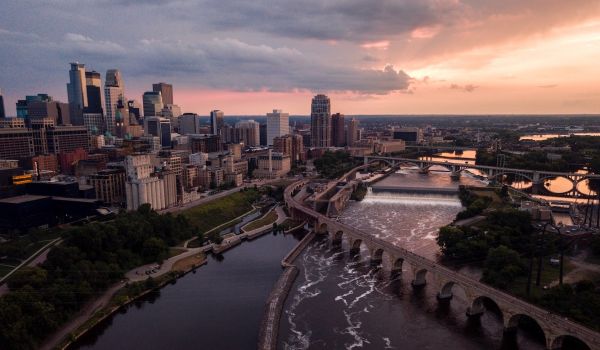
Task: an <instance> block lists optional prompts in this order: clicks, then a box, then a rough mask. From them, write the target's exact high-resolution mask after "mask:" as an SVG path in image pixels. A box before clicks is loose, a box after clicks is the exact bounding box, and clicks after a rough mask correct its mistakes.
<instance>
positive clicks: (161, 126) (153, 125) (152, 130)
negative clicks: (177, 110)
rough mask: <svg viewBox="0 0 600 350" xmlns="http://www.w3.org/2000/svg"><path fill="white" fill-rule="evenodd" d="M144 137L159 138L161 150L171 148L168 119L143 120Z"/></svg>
mask: <svg viewBox="0 0 600 350" xmlns="http://www.w3.org/2000/svg"><path fill="white" fill-rule="evenodd" d="M144 135H145V136H156V137H158V138H160V145H161V147H162V148H169V147H171V122H170V121H169V120H168V119H165V118H161V117H155V116H149V117H145V118H144Z"/></svg>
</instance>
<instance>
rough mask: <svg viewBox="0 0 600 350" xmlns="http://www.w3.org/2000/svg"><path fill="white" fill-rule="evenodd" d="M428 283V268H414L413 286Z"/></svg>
mask: <svg viewBox="0 0 600 350" xmlns="http://www.w3.org/2000/svg"><path fill="white" fill-rule="evenodd" d="M425 284H427V269H424V268H416V269H414V279H413V280H412V285H413V287H419V286H424V285H425Z"/></svg>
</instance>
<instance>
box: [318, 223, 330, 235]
mask: <svg viewBox="0 0 600 350" xmlns="http://www.w3.org/2000/svg"><path fill="white" fill-rule="evenodd" d="M328 232H329V228H328V227H327V223H325V222H322V223H320V224H318V226H317V233H319V234H326V233H328Z"/></svg>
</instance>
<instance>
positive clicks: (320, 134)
mask: <svg viewBox="0 0 600 350" xmlns="http://www.w3.org/2000/svg"><path fill="white" fill-rule="evenodd" d="M310 131H311V140H312V146H313V147H329V146H331V102H330V101H329V97H327V96H325V95H321V94H319V95H316V96H315V97H313V99H312V103H311V108H310Z"/></svg>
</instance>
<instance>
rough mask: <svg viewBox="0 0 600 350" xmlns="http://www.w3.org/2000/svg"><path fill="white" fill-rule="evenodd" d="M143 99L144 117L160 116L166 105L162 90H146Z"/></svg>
mask: <svg viewBox="0 0 600 350" xmlns="http://www.w3.org/2000/svg"><path fill="white" fill-rule="evenodd" d="M142 100H143V102H142V103H143V105H144V117H155V116H160V113H161V111H162V109H163V107H164V105H163V102H162V96H161V94H160V91H159V92H154V91H146V92H144V96H143V98H142Z"/></svg>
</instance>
